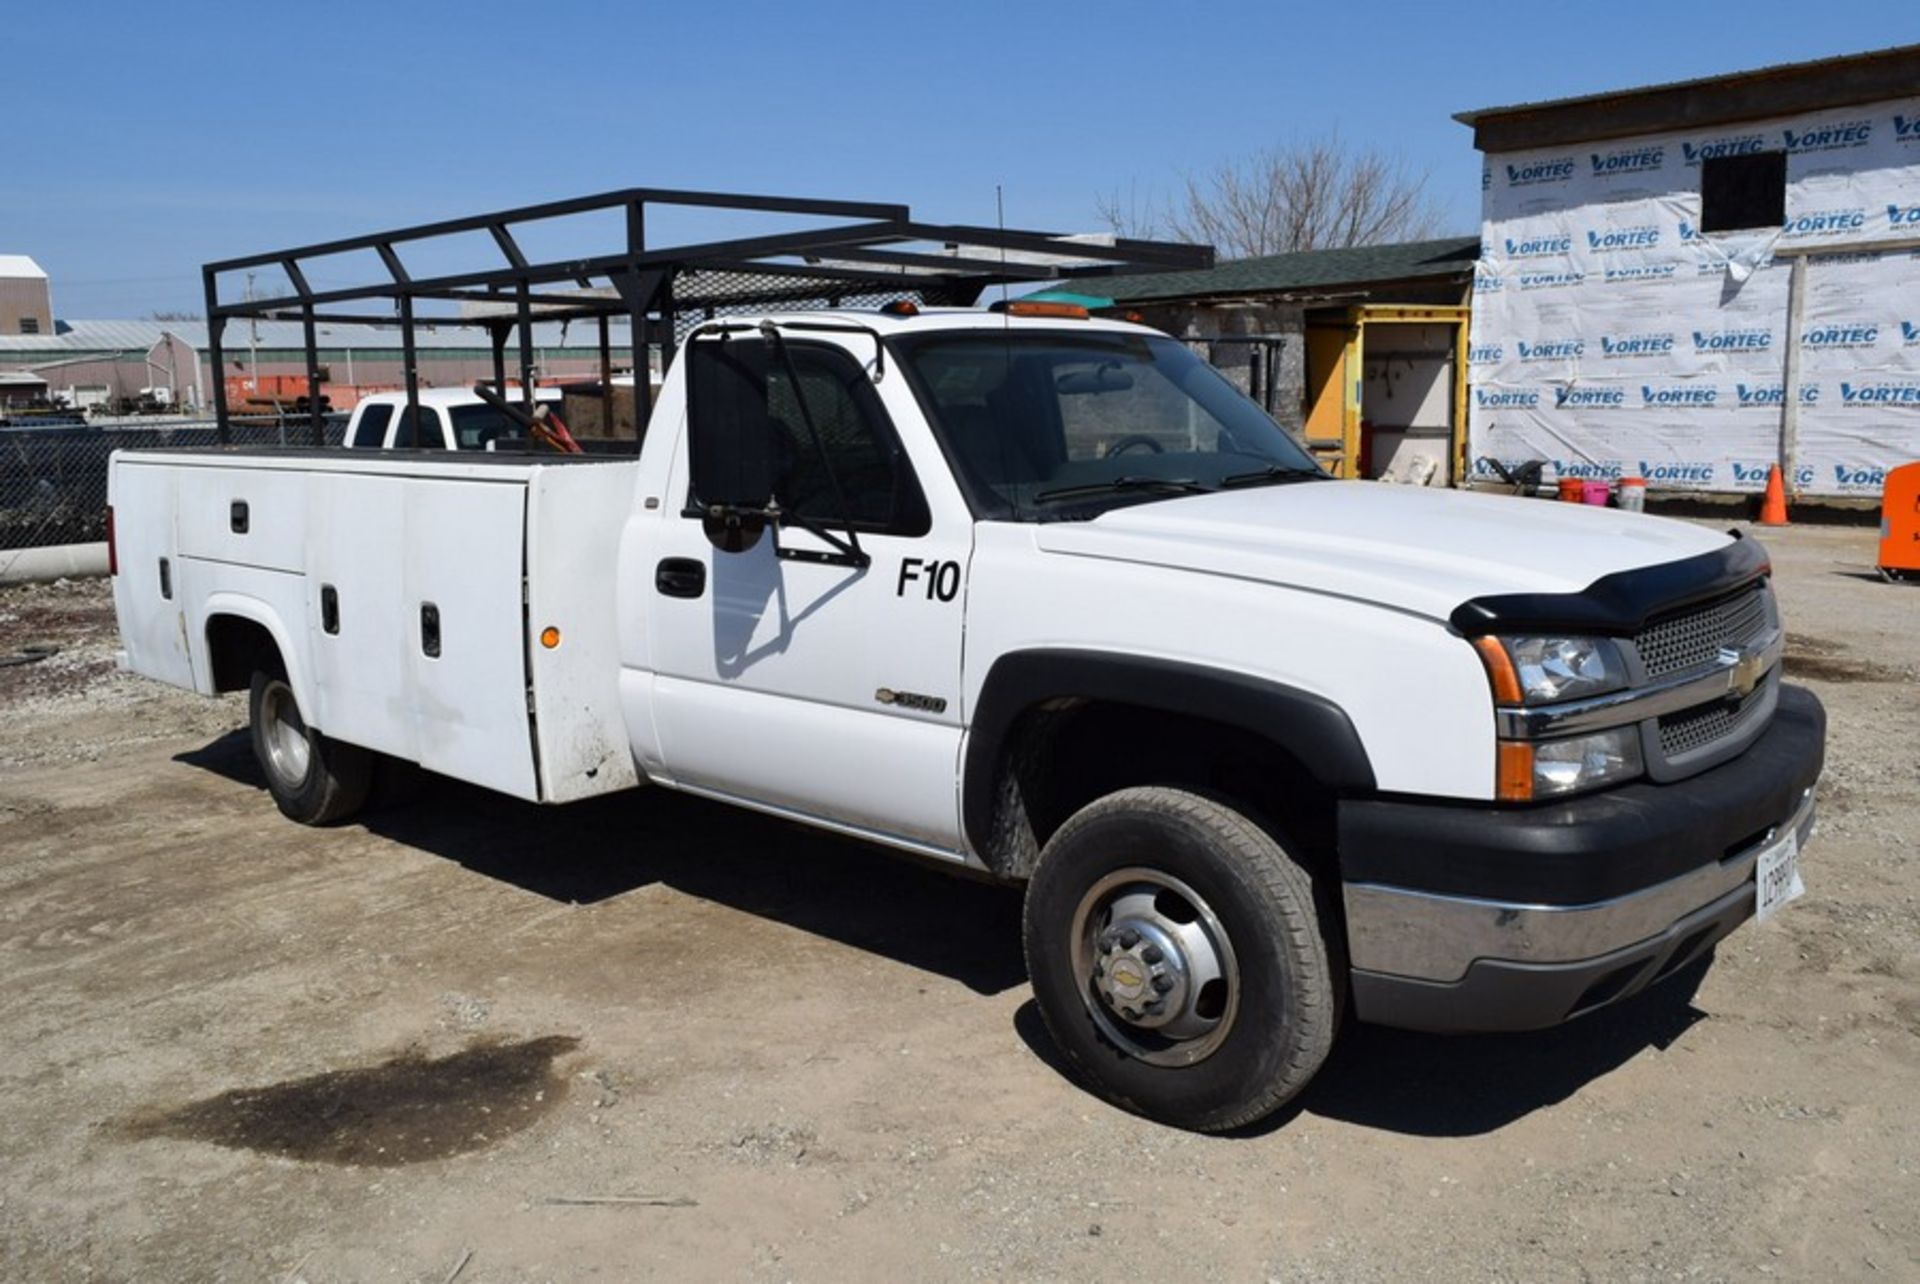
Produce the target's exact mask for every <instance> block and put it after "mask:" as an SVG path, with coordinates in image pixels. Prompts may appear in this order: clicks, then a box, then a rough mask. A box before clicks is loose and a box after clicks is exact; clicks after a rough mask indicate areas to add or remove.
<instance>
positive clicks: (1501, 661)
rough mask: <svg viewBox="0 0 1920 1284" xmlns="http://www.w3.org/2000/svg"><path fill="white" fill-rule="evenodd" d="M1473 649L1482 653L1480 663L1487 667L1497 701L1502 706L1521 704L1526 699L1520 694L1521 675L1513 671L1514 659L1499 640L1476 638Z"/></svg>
mask: <svg viewBox="0 0 1920 1284" xmlns="http://www.w3.org/2000/svg"><path fill="white" fill-rule="evenodd" d="M1473 649H1474V650H1476V651H1478V652H1479V653H1480V663H1482V664H1484V665H1486V666H1487V681H1488V682H1491V683H1492V684H1493V698H1494V699H1495V700H1497V701H1498V702H1499V703H1501V704H1519V703H1520V702H1521V701H1522V700H1524V699H1525V697H1524V696H1523V695H1522V694H1521V692H1520V675H1519V674H1518V673H1515V672H1514V670H1513V657H1511V656H1509V655H1508V654H1507V648H1505V647H1503V646H1501V645H1500V642H1499V640H1498V639H1496V638H1475V639H1474V640H1473Z"/></svg>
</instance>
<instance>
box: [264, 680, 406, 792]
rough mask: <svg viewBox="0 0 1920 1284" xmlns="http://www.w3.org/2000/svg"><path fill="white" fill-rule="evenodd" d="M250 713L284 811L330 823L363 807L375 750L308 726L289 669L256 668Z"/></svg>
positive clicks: (273, 789)
mask: <svg viewBox="0 0 1920 1284" xmlns="http://www.w3.org/2000/svg"><path fill="white" fill-rule="evenodd" d="M247 715H248V716H247V722H248V725H249V727H250V729H251V731H252V735H253V756H254V757H255V758H256V759H257V760H258V761H259V763H260V771H261V774H263V775H265V776H266V778H267V792H268V793H270V794H272V795H273V801H274V802H275V804H277V805H278V806H279V808H280V811H281V813H282V814H283V815H285V816H286V817H288V818H289V819H291V820H297V821H299V822H300V823H301V824H303V825H330V824H332V823H334V822H335V821H340V820H345V819H346V818H347V817H349V816H351V815H353V814H354V813H355V812H357V811H359V810H360V807H361V805H362V804H363V803H365V802H366V800H367V791H368V790H369V789H370V788H371V787H372V784H373V767H374V758H375V755H374V754H373V753H372V752H371V751H369V750H366V749H362V748H360V747H359V746H357V745H350V744H344V743H342V742H341V741H338V740H334V739H332V738H331V737H329V736H326V735H323V734H321V733H320V732H319V731H316V730H314V729H313V728H312V727H309V726H308V725H307V721H306V718H305V717H304V716H303V715H302V714H301V712H300V702H299V700H298V699H296V698H295V696H294V693H293V687H292V686H291V685H289V684H288V682H287V678H286V675H285V674H284V673H280V672H278V671H277V670H260V671H256V672H255V673H254V675H253V683H252V686H251V688H250V689H249V693H248V699H247Z"/></svg>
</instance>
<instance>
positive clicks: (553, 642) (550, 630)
mask: <svg viewBox="0 0 1920 1284" xmlns="http://www.w3.org/2000/svg"><path fill="white" fill-rule="evenodd" d="M540 645H541V646H543V647H545V648H547V650H549V651H551V650H553V648H555V647H557V646H559V645H560V630H559V629H556V628H554V627H553V626H552V625H551V624H549V625H548V626H547V627H546V628H544V629H541V630H540Z"/></svg>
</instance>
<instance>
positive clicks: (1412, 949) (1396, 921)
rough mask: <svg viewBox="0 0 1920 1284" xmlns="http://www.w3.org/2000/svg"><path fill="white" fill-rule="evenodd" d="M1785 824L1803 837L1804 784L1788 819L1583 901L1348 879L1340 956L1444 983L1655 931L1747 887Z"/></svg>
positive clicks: (1807, 802) (1808, 804)
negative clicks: (1479, 968) (1645, 881)
mask: <svg viewBox="0 0 1920 1284" xmlns="http://www.w3.org/2000/svg"><path fill="white" fill-rule="evenodd" d="M1789 828H1791V829H1792V830H1794V831H1795V832H1797V833H1798V835H1799V838H1800V842H1801V843H1802V844H1804V843H1805V842H1806V840H1807V838H1808V837H1809V836H1810V835H1811V834H1812V832H1813V828H1814V806H1813V790H1812V789H1811V788H1809V789H1808V790H1806V791H1805V793H1804V794H1803V795H1802V796H1801V800H1800V804H1799V806H1798V808H1797V809H1796V810H1795V812H1794V813H1793V815H1792V816H1791V817H1790V818H1789V819H1787V820H1786V821H1784V822H1782V823H1781V824H1779V825H1775V826H1774V827H1772V828H1770V829H1768V830H1767V831H1766V834H1765V836H1764V837H1762V838H1760V839H1759V840H1757V841H1756V842H1754V843H1753V844H1752V845H1751V846H1748V847H1746V848H1744V849H1743V850H1741V851H1739V852H1736V853H1734V854H1733V855H1731V856H1728V857H1726V858H1725V859H1723V860H1719V861H1715V862H1713V863H1711V864H1707V865H1703V866H1701V867H1699V868H1697V869H1694V870H1692V871H1690V872H1688V873H1685V874H1682V875H1680V876H1679V877H1678V878H1673V879H1669V880H1668V881H1666V882H1664V883H1658V884H1656V885H1654V886H1652V887H1648V888H1645V889H1643V890H1641V891H1637V892H1633V893H1631V894H1628V895H1625V896H1617V897H1614V898H1612V899H1610V900H1604V901H1596V902H1593V903H1590V904H1585V905H1534V904H1514V903H1510V902H1506V901H1491V900H1480V899H1476V898H1474V897H1467V896H1447V895H1441V894H1438V893H1434V892H1421V891H1410V890H1408V889H1405V888H1400V887H1388V886H1383V885H1379V884H1369V883H1350V884H1348V885H1347V886H1346V889H1345V896H1346V911H1347V940H1348V957H1349V959H1350V961H1351V962H1352V965H1353V967H1354V968H1355V969H1356V970H1357V971H1365V972H1372V973H1380V974H1384V975H1388V976H1397V977H1406V978H1409V979H1414V980H1420V981H1426V982H1439V983H1448V982H1454V981H1459V980H1461V979H1462V978H1464V977H1465V976H1466V975H1467V971H1468V969H1469V968H1471V967H1472V966H1473V965H1474V964H1475V963H1477V962H1479V961H1481V960H1488V959H1491V960H1498V961H1501V962H1507V963H1527V964H1552V963H1574V962H1578V961H1582V960H1587V959H1592V958H1595V957H1596V956H1600V955H1609V954H1612V953H1614V952H1616V951H1619V950H1623V949H1626V948H1628V947H1630V946H1633V945H1636V944H1638V943H1641V942H1644V941H1650V940H1653V939H1655V938H1657V937H1659V936H1660V935H1661V934H1663V933H1665V932H1666V931H1667V930H1668V929H1669V928H1671V927H1672V926H1673V925H1674V924H1676V923H1678V922H1679V921H1680V920H1682V919H1685V918H1687V917H1689V916H1690V915H1692V914H1694V913H1695V912H1697V911H1699V910H1701V909H1703V908H1705V907H1707V906H1710V905H1715V904H1717V903H1719V902H1720V901H1722V900H1723V899H1725V898H1727V897H1728V896H1729V894H1730V893H1732V892H1734V891H1735V890H1736V889H1739V888H1741V887H1746V888H1748V889H1749V890H1750V889H1751V888H1752V885H1753V870H1754V863H1755V861H1756V860H1757V859H1758V857H1759V855H1760V853H1761V851H1763V850H1764V849H1765V848H1766V847H1768V846H1769V845H1770V844H1772V843H1773V842H1774V841H1776V840H1777V839H1778V838H1779V837H1780V835H1781V834H1782V833H1784V832H1786V831H1787V830H1788V829H1789Z"/></svg>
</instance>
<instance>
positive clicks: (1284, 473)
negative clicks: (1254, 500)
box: [1220, 464, 1327, 490]
mask: <svg viewBox="0 0 1920 1284" xmlns="http://www.w3.org/2000/svg"><path fill="white" fill-rule="evenodd" d="M1326 479H1327V475H1326V474H1325V473H1323V472H1321V471H1320V470H1319V469H1318V468H1300V467H1297V466H1290V465H1287V464H1269V465H1267V466H1266V467H1265V468H1260V469H1256V470H1255V471H1253V472H1250V473H1229V474H1227V475H1226V476H1225V477H1222V478H1221V479H1220V487H1221V489H1222V490H1225V489H1227V488H1228V487H1231V486H1258V485H1263V484H1267V483H1273V482H1295V481H1324V480H1326Z"/></svg>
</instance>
